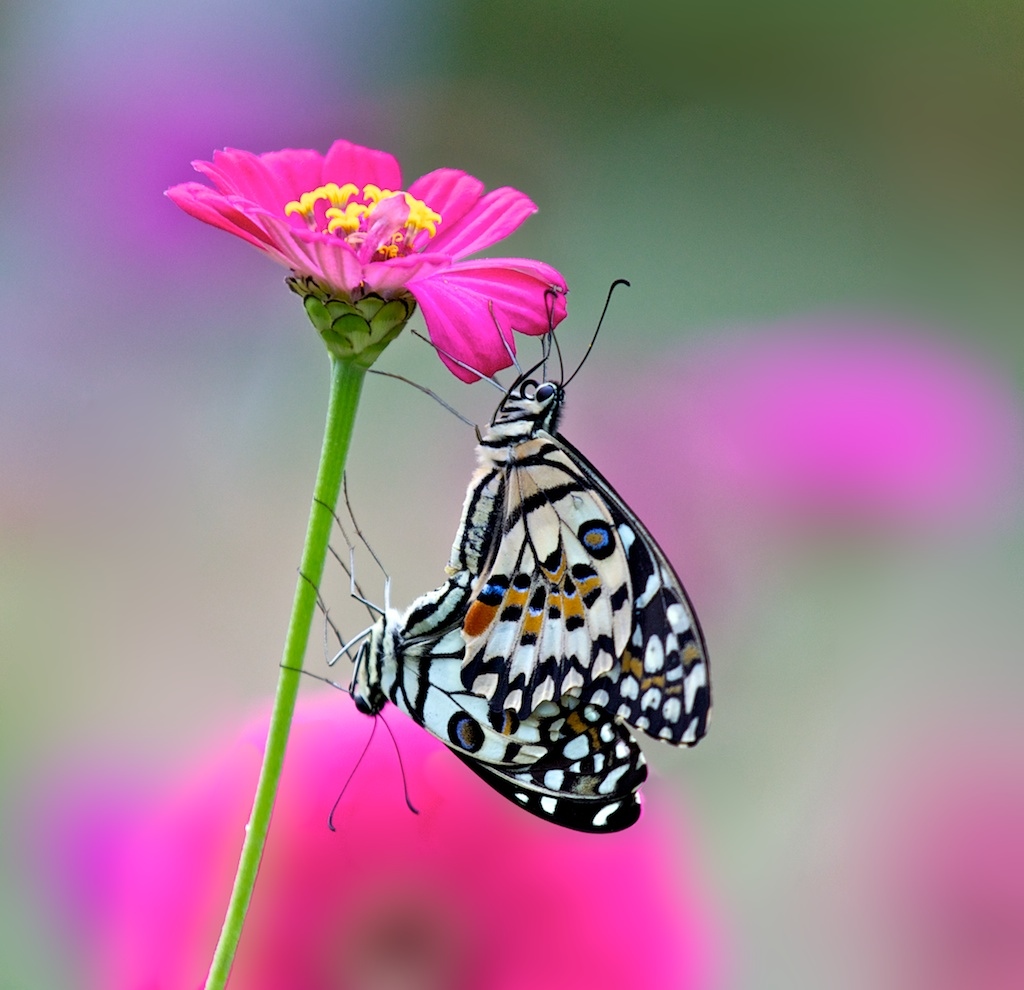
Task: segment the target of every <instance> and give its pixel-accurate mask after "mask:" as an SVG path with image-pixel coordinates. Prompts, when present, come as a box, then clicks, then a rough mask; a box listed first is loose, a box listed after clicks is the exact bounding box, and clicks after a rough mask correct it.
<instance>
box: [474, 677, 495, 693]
mask: <svg viewBox="0 0 1024 990" xmlns="http://www.w3.org/2000/svg"><path fill="white" fill-rule="evenodd" d="M497 687H498V675H497V674H481V675H480V676H479V677H474V678H473V694H480V695H483V696H484V697H485V698H490V697H491V695H493V694H494V692H495V690H496V689H497Z"/></svg>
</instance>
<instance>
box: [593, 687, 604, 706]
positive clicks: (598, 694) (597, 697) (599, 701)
mask: <svg viewBox="0 0 1024 990" xmlns="http://www.w3.org/2000/svg"><path fill="white" fill-rule="evenodd" d="M590 700H591V702H592V703H593V704H595V705H597V707H598V708H604V707H605V705H607V704H608V692H607V691H605V690H604V688H602V689H601V690H600V691H595V692H594V693H593V694H592V695H591V696H590Z"/></svg>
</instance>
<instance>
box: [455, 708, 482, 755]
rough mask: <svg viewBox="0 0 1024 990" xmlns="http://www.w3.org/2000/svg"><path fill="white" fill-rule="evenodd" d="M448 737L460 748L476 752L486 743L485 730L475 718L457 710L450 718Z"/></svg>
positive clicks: (468, 751)
mask: <svg viewBox="0 0 1024 990" xmlns="http://www.w3.org/2000/svg"><path fill="white" fill-rule="evenodd" d="M448 738H449V739H451V741H452V742H453V743H455V745H456V746H458V747H459V749H464V750H465V751H466V752H467V753H475V752H476V751H477V750H478V749H480V747H481V746H483V744H484V730H483V729H481V728H480V723H479V722H477V720H476V719H475V718H472V717H470V716H469V715H467V714H466V713H465V712H456V713H455V714H454V715H453V716H452V717H451V718H450V719H449V720H448Z"/></svg>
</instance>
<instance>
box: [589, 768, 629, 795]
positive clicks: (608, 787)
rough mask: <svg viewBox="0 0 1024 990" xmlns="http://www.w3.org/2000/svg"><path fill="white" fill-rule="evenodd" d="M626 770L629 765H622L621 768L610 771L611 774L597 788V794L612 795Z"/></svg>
mask: <svg viewBox="0 0 1024 990" xmlns="http://www.w3.org/2000/svg"><path fill="white" fill-rule="evenodd" d="M628 769H629V764H628V763H623V764H622V765H621V766H617V767H616V768H615V769H614V770H612V771H611V773H609V774H608V776H607V777H605V778H604V780H602V781H601V784H600V786H599V787H598V788H597V792H598V794H614V793H615V789H616V787H617V786H618V783H619V781H620V780H621V779H622V775H623V774H624V773H625V772H626V771H627V770H628Z"/></svg>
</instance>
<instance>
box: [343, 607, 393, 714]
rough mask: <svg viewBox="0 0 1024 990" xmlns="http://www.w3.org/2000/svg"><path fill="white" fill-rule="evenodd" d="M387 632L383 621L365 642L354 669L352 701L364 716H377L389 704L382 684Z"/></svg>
mask: <svg viewBox="0 0 1024 990" xmlns="http://www.w3.org/2000/svg"><path fill="white" fill-rule="evenodd" d="M385 639H386V630H385V627H384V620H383V619H381V621H379V622H378V623H377V624H376V625H375V626H374V627H373V629H372V630H371V631H370V635H369V636H368V637H367V638H366V639H364V640H363V643H362V645H361V646H360V647H359V652H358V653H357V654H356V662H355V665H354V667H353V669H352V684H351V687H350V690H351V692H352V700H353V701H354V702H355V705H356V708H357V709H358V710H359V711H360V712H362V713H363V714H364V715H376V714H377V713H378V712H379V711H380V710H381V709H382V708H383V707H384V705H385V703H386V702H387V700H388V699H387V695H386V694H385V693H384V687H383V685H382V684H381V672H382V666H383V662H384V653H385V650H384V646H385Z"/></svg>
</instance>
